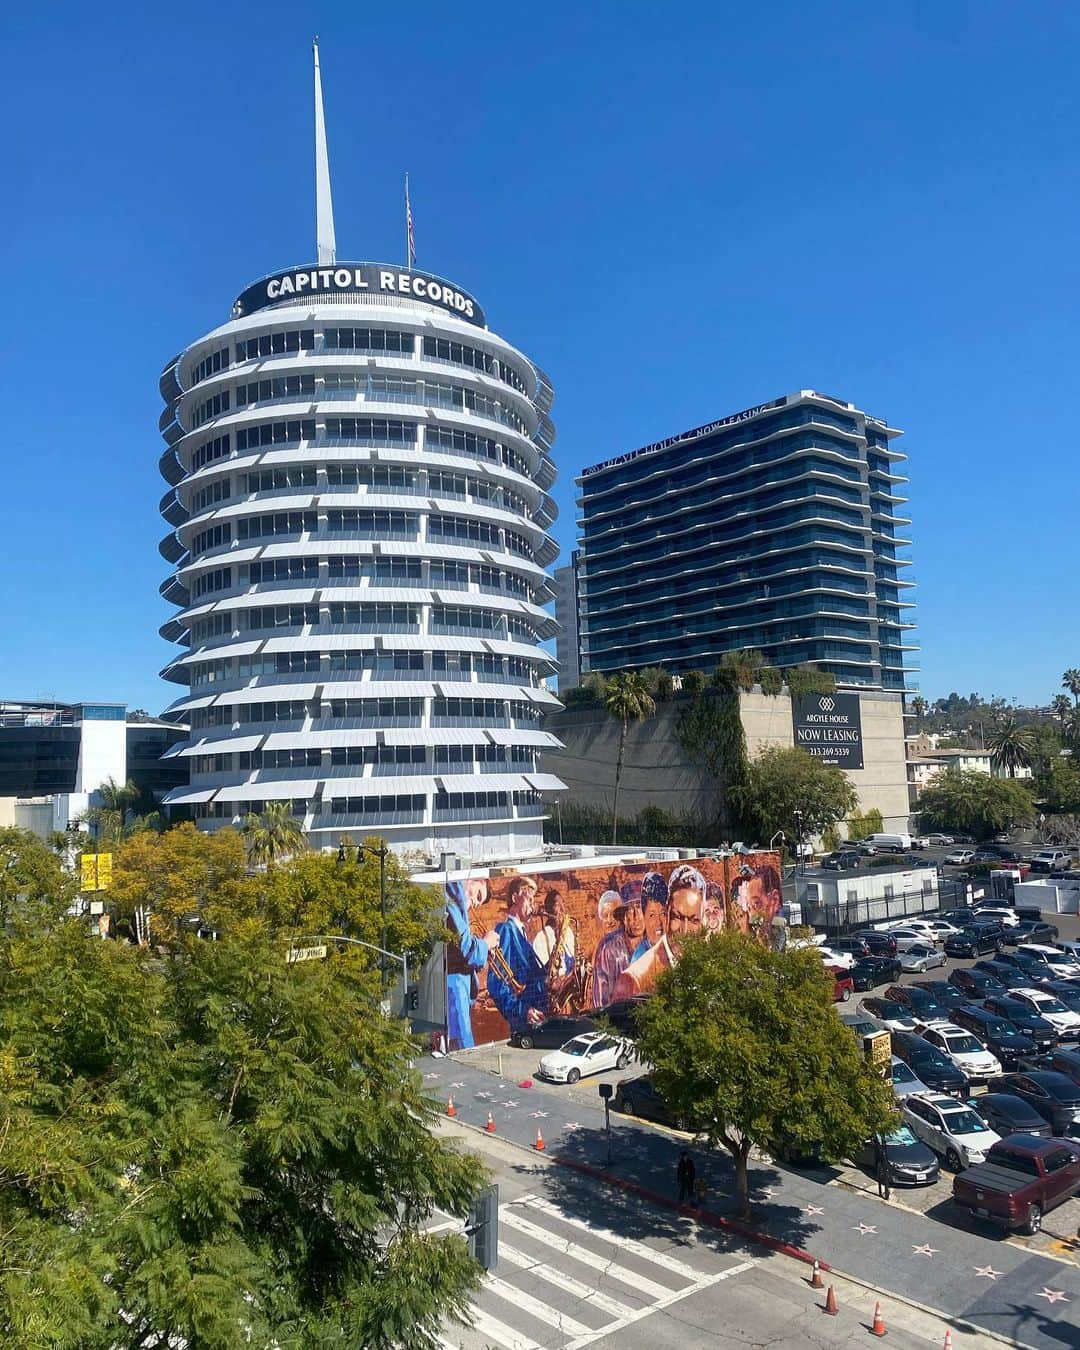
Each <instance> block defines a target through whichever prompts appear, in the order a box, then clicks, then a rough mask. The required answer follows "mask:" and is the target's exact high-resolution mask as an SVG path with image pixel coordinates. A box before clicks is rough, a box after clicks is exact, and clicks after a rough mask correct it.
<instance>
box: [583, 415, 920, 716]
mask: <svg viewBox="0 0 1080 1350" xmlns="http://www.w3.org/2000/svg"><path fill="white" fill-rule="evenodd" d="M899 435H900V432H899V431H897V430H896V429H895V428H891V427H888V426H887V425H886V424H885V423H883V422H881V421H879V420H878V419H876V418H872V417H869V416H867V414H865V413H863V412H861V411H859V410H858V409H857V408H855V407H854V406H853V405H851V404H844V403H841V402H839V401H837V400H834V399H831V398H827V397H825V396H824V395H820V394H816V393H813V392H808V391H805V390H804V391H802V392H800V393H798V394H791V395H788V396H787V397H786V398H782V399H776V400H774V401H773V402H772V403H769V404H766V405H763V406H761V407H760V408H757V409H752V410H749V411H748V412H747V413H745V414H735V415H734V417H731V418H722V419H721V420H720V421H719V422H715V423H712V424H710V425H709V426H708V427H704V428H699V429H698V430H697V431H692V432H687V433H685V434H683V435H681V436H674V437H671V438H669V439H668V440H667V441H664V442H661V443H659V444H657V445H655V446H647V447H645V448H643V449H642V450H639V451H635V452H633V453H631V454H628V455H621V456H618V457H617V458H616V459H614V460H609V461H607V462H605V463H604V464H600V465H596V466H595V467H593V468H591V469H586V470H585V471H584V472H583V473H582V475H581V477H580V478H579V479H578V480H577V481H578V484H579V486H580V488H581V495H580V497H579V499H578V500H579V505H580V507H581V521H580V524H581V529H582V534H581V541H580V557H579V559H578V573H579V589H580V637H579V642H580V648H581V659H582V670H583V672H584V671H588V670H600V671H615V670H625V669H635V668H641V667H644V666H651V665H662V666H664V667H666V668H667V669H668V670H670V671H672V672H673V673H678V672H680V671H686V670H695V669H697V670H708V669H711V667H712V666H714V665H715V664H717V662H718V661H719V660H720V658H721V657H722V656H723V654H724V653H725V652H727V651H737V650H740V649H744V648H749V647H753V648H756V649H757V650H759V651H761V652H762V653H763V655H764V656H765V659H766V661H767V663H768V664H770V665H775V666H779V667H788V666H795V665H801V664H803V663H806V662H812V663H813V664H815V665H816V666H818V667H819V668H821V669H823V670H827V671H830V672H831V673H832V674H834V675H835V676H836V679H837V680H838V681H839V682H840V683H843V684H857V685H872V686H877V687H881V688H885V689H897V690H899V689H903V688H904V687H905V678H906V672H907V671H910V670H912V669H914V667H913V666H912V665H911V664H910V653H911V652H912V651H913V650H914V648H913V647H912V645H911V644H910V642H905V640H904V637H905V634H907V633H909V632H910V630H911V628H912V627H913V624H912V622H911V606H912V601H911V599H910V594H911V591H910V588H911V586H912V584H913V583H912V582H910V581H907V580H905V579H904V576H903V571H904V569H905V568H906V567H907V566H908V565H909V562H908V560H907V559H906V558H904V557H902V556H900V553H899V550H902V549H903V548H904V547H905V546H906V545H907V544H909V543H910V541H909V540H908V539H907V538H905V537H903V535H904V527H906V526H907V525H909V524H910V521H909V520H908V519H907V518H906V517H904V516H903V515H901V514H900V513H901V509H902V505H903V503H904V502H905V501H906V500H907V499H906V498H905V497H903V496H900V495H899V485H901V484H903V483H905V482H906V481H907V479H906V478H905V477H904V476H903V475H902V474H901V473H900V472H899V471H898V466H899V465H901V464H902V463H903V461H904V460H905V459H906V456H905V455H904V454H902V453H901V452H900V451H898V450H896V449H894V448H893V444H892V443H893V442H894V440H895V438H896V437H897V436H899Z"/></svg>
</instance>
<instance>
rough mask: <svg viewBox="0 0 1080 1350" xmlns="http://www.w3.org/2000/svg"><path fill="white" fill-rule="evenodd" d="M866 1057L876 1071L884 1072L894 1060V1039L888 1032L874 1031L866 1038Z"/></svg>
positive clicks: (864, 1042) (864, 1043) (864, 1041)
mask: <svg viewBox="0 0 1080 1350" xmlns="http://www.w3.org/2000/svg"><path fill="white" fill-rule="evenodd" d="M863 1045H864V1046H865V1047H866V1057H867V1059H868V1060H869V1061H870V1063H871V1064H872V1065H873V1066H874V1068H875V1069H880V1070H882V1071H884V1070H885V1069H886V1068H888V1066H889V1064H890V1062H891V1060H892V1037H891V1036H890V1035H889V1033H888V1032H887V1031H872V1032H871V1033H870V1034H869V1035H868V1036H866V1037H864V1039H863Z"/></svg>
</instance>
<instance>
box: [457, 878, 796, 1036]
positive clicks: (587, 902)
mask: <svg viewBox="0 0 1080 1350" xmlns="http://www.w3.org/2000/svg"><path fill="white" fill-rule="evenodd" d="M780 904H781V880H780V859H779V856H778V854H776V853H751V854H743V855H739V856H734V857H730V858H723V859H716V860H714V859H710V858H696V859H694V860H693V861H689V862H664V863H634V864H632V865H630V866H626V867H612V868H610V869H605V868H603V867H589V868H582V869H578V870H573V869H570V870H567V871H565V872H543V873H531V874H530V873H529V872H527V871H524V872H521V873H515V874H513V875H506V876H497V877H490V878H489V877H476V878H471V879H469V880H465V881H451V882H449V883H448V884H447V887H446V926H447V930H448V931H447V941H446V1008H447V1029H446V1034H447V1040H448V1043H449V1047H450V1049H455V1050H456V1049H460V1048H464V1047H467V1046H470V1045H478V1044H483V1043H484V1042H486V1041H498V1040H503V1039H505V1037H506V1036H508V1035H509V1033H510V1032H511V1031H513V1030H517V1029H520V1028H524V1027H527V1026H530V1025H536V1024H537V1023H539V1022H541V1021H542V1020H543V1019H544V1018H545V1017H548V1016H550V1015H552V1014H554V1013H569V1012H583V1011H585V1010H587V1009H591V1008H602V1007H603V1006H604V1005H605V1004H608V1003H610V1002H611V1001H612V1000H613V999H618V998H627V997H630V996H632V995H634V994H647V993H650V992H651V991H652V989H653V986H654V985H655V983H656V979H657V977H658V975H659V974H660V973H661V971H663V970H666V969H668V968H669V967H670V966H673V965H675V964H676V962H677V961H678V959H679V951H680V949H681V946H682V943H683V941H684V940H685V938H686V937H687V936H688V935H690V934H694V933H702V932H716V931H718V930H719V929H720V928H723V927H729V928H737V929H739V930H740V931H741V932H743V933H748V934H749V933H755V934H758V935H759V936H760V937H761V940H762V941H767V940H768V939H769V934H770V931H771V924H772V920H773V918H774V917H775V916H776V914H777V911H778V910H779V908H780Z"/></svg>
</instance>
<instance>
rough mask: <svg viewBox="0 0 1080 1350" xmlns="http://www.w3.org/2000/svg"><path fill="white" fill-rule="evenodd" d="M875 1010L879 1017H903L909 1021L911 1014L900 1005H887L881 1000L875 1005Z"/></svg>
mask: <svg viewBox="0 0 1080 1350" xmlns="http://www.w3.org/2000/svg"><path fill="white" fill-rule="evenodd" d="M877 1010H878V1016H879V1017H904V1018H906V1019H907V1020H908V1021H909V1022H910V1021H911V1014H910V1013H909V1012H908V1010H907V1009H906V1008H905V1007H904V1006H903V1004H901V1003H888V1002H886V1001H885V1000H882V1001H881V1002H880V1003H879V1004H878V1005H877Z"/></svg>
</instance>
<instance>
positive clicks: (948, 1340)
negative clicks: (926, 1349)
mask: <svg viewBox="0 0 1080 1350" xmlns="http://www.w3.org/2000/svg"><path fill="white" fill-rule="evenodd" d="M942 1350H952V1332H951V1331H950V1330H949V1328H948V1327H946V1328H945V1344H944V1346H942Z"/></svg>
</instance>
